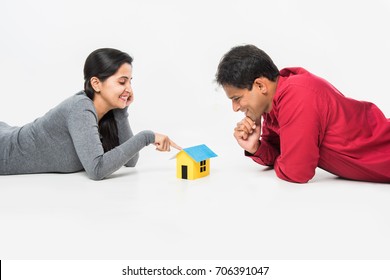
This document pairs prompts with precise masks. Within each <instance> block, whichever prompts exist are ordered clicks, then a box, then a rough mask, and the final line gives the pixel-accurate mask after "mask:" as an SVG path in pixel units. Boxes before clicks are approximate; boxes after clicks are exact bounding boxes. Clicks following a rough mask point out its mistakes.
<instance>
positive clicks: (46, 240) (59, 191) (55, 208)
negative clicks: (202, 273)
mask: <svg viewBox="0 0 390 280" xmlns="http://www.w3.org/2000/svg"><path fill="white" fill-rule="evenodd" d="M170 156H172V155H168V154H161V153H156V152H154V151H153V148H151V147H147V148H146V149H144V150H143V151H142V152H141V159H140V162H139V165H138V166H137V167H136V168H135V169H131V168H122V169H121V170H119V171H118V172H116V173H115V174H113V175H112V176H111V177H110V178H108V179H105V180H103V181H99V182H95V181H92V180H89V179H88V178H87V177H86V175H85V174H84V173H83V172H81V173H76V174H42V175H23V176H0V259H388V258H390V226H389V221H390V186H389V185H388V184H374V183H364V182H352V181H346V180H341V179H338V178H336V177H334V176H332V175H331V174H328V173H326V172H324V171H321V170H318V171H317V175H316V177H315V179H313V180H312V181H311V182H310V183H309V184H304V185H300V184H292V183H288V182H284V181H281V180H279V179H278V178H277V177H276V175H275V174H274V171H273V170H267V169H266V168H263V167H261V166H259V165H257V164H255V163H253V162H252V161H251V160H249V159H246V158H244V157H243V156H242V154H235V153H231V154H229V155H228V156H224V155H220V156H219V157H218V158H215V159H213V160H212V162H211V174H210V176H208V177H206V178H203V179H199V180H195V181H186V180H180V179H176V177H175V161H174V160H171V161H169V160H168V158H169V157H170ZM153 159H154V160H153Z"/></svg>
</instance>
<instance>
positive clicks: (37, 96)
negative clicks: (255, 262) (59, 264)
mask: <svg viewBox="0 0 390 280" xmlns="http://www.w3.org/2000/svg"><path fill="white" fill-rule="evenodd" d="M389 14H390V4H389V2H388V1H386V0H383V1H369V2H367V1H364V2H363V1H358V2H351V1H333V0H332V1H321V2H317V1H309V0H296V1H288V0H279V1H260V0H257V1H249V0H241V1H226V0H224V1H222V0H221V1H191V2H190V1H174V0H170V1H157V0H156V1H145V0H142V1H118V0H112V1H99V0H93V1H43V0H38V1H14V0H2V4H1V9H0V40H1V41H0V42H1V43H0V65H1V67H0V85H1V87H0V120H1V121H5V122H7V123H9V124H12V125H23V124H25V123H27V122H30V121H32V120H33V119H35V118H37V117H39V116H41V115H43V114H44V113H45V112H46V111H47V110H49V109H50V108H52V107H54V106H55V105H56V104H58V103H59V102H61V101H62V100H64V99H65V98H67V97H68V96H70V95H72V94H74V93H76V92H77V91H79V90H81V89H82V86H83V74H82V68H83V64H84V61H85V58H86V57H87V55H88V54H89V53H90V52H91V51H93V50H95V49H97V48H101V47H113V48H118V49H120V50H123V51H126V52H128V53H129V54H130V55H132V56H133V57H134V59H135V60H134V70H133V75H134V79H133V85H134V91H135V94H136V98H135V102H134V103H133V104H132V105H131V108H130V109H129V111H130V122H131V125H132V127H133V130H134V131H135V132H137V131H140V130H143V129H152V130H154V131H157V132H161V133H165V134H168V135H169V136H170V137H171V138H172V139H173V140H174V141H176V142H177V143H178V144H179V145H181V146H183V147H189V146H192V145H197V144H202V143H204V144H206V145H208V146H209V147H210V148H211V149H212V150H214V151H215V152H216V153H217V154H218V155H219V157H218V158H215V159H212V162H211V168H212V170H211V175H210V176H209V177H207V178H203V179H200V180H196V181H182V180H178V179H176V178H175V163H174V161H173V160H171V161H169V160H168V159H169V158H170V157H171V156H172V155H173V154H174V153H173V152H171V153H157V152H155V151H154V150H153V147H152V146H151V147H147V148H145V149H144V150H143V151H142V152H141V159H140V161H139V165H138V166H137V167H136V168H135V169H128V168H123V169H121V170H119V171H118V172H116V173H115V174H114V175H113V176H111V177H110V178H108V179H106V180H103V181H101V182H94V181H91V180H89V179H87V177H86V175H85V174H84V173H82V172H81V173H76V174H66V175H60V174H44V175H24V176H1V177H0V259H4V258H5V259H319V260H321V259H388V258H389V257H390V242H389V240H390V239H389V236H390V226H389V222H388V221H389V218H390V214H389V213H390V211H389V210H390V199H389V195H390V189H389V187H388V185H387V184H373V183H363V182H351V181H346V180H340V179H337V178H335V177H334V176H332V175H330V174H328V173H326V172H324V171H321V170H318V172H317V175H316V177H315V178H314V179H313V180H312V181H311V182H310V183H309V184H306V185H298V184H291V183H287V182H284V181H281V180H279V179H278V178H276V175H275V174H274V172H273V171H272V170H268V169H265V168H263V167H261V166H258V165H256V164H254V163H253V162H252V161H251V160H249V159H246V158H244V157H243V152H242V150H241V149H240V148H239V147H238V145H237V144H236V143H235V140H234V139H233V137H232V132H233V128H234V126H235V123H236V122H237V121H238V120H240V119H241V118H242V116H241V115H240V114H237V113H233V111H232V110H231V104H230V102H229V100H228V99H227V98H226V97H225V95H224V93H223V91H222V90H221V89H220V88H219V87H218V86H217V85H216V83H215V82H214V75H215V71H216V67H217V65H218V62H219V60H220V58H221V57H222V55H223V54H224V53H225V52H227V51H228V50H229V49H230V48H231V47H233V46H235V45H239V44H246V43H250V44H255V45H257V46H258V47H260V48H262V49H263V50H265V51H266V52H267V53H268V54H269V55H270V56H271V57H272V58H273V59H274V62H275V64H276V65H277V66H278V67H279V68H283V67H288V66H302V67H305V68H307V69H308V70H310V71H311V72H313V73H315V74H317V75H319V76H322V77H324V78H326V79H327V80H329V81H330V82H331V83H332V84H334V85H335V86H336V87H337V88H338V89H340V90H341V91H342V92H343V93H344V94H345V95H346V96H349V97H352V98H355V99H359V100H369V101H372V102H374V103H376V104H377V105H378V106H379V107H380V108H381V109H382V110H383V112H384V113H385V114H386V115H387V116H390V101H389V98H388V95H389V94H390V89H389V86H388V81H389V79H388V77H389V74H390V70H389V68H388V65H389V62H390V54H389V49H390V36H388V34H389V26H390V17H389V16H388V15H389Z"/></svg>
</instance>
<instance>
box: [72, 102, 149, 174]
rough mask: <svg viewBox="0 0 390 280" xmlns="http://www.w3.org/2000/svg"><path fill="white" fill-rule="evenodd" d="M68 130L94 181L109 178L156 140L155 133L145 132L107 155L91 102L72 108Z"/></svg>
mask: <svg viewBox="0 0 390 280" xmlns="http://www.w3.org/2000/svg"><path fill="white" fill-rule="evenodd" d="M68 129H69V133H70V135H71V137H72V140H73V144H74V147H75V149H76V152H77V155H78V157H79V159H80V161H81V164H82V165H83V167H84V169H85V171H86V173H87V175H88V177H89V178H91V179H93V180H101V179H103V178H105V177H107V176H109V175H110V174H112V173H113V172H115V171H116V170H118V169H119V168H121V167H122V166H123V165H125V164H127V163H128V162H129V161H130V160H131V159H132V158H133V157H134V156H135V155H136V154H137V153H138V152H139V151H140V150H141V149H142V148H144V147H145V146H147V145H149V144H150V143H154V140H155V139H154V133H153V132H152V131H142V132H140V133H138V134H136V135H134V136H132V137H131V138H129V139H127V140H125V141H124V142H123V143H122V144H121V145H119V146H118V147H116V148H114V149H112V150H110V151H108V152H106V153H104V150H103V146H102V143H101V141H100V137H99V131H98V123H97V116H96V113H95V110H94V108H93V104H92V103H91V101H89V100H87V99H83V100H80V101H79V102H77V103H75V104H74V106H73V107H72V110H71V111H70V114H69V116H68ZM118 129H119V128H118ZM127 133H128V132H127ZM123 135H124V134H123ZM121 137H122V136H121ZM123 137H124V136H123ZM124 138H125V137H124ZM124 138H122V139H124Z"/></svg>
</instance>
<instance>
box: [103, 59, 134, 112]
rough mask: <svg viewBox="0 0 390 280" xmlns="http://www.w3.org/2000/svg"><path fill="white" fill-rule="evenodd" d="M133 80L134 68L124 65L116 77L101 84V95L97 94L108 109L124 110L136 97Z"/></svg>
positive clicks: (111, 77)
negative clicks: (132, 84) (132, 85)
mask: <svg viewBox="0 0 390 280" xmlns="http://www.w3.org/2000/svg"><path fill="white" fill-rule="evenodd" d="M131 79H132V66H131V65H130V64H128V63H124V64H122V66H121V67H119V69H118V71H117V72H116V73H115V74H114V75H112V76H110V77H109V78H107V79H106V80H105V81H104V82H101V83H100V93H97V94H99V95H100V97H101V98H102V100H103V101H104V102H105V103H106V106H107V108H109V109H116V108H120V109H123V108H125V107H126V106H129V105H130V103H132V102H133V100H134V95H133V89H132V88H131Z"/></svg>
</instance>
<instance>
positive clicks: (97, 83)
mask: <svg viewBox="0 0 390 280" xmlns="http://www.w3.org/2000/svg"><path fill="white" fill-rule="evenodd" d="M90 81H91V86H92V88H93V90H94V91H95V92H97V93H99V92H100V80H99V79H98V78H96V77H92V78H91V80H90Z"/></svg>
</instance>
